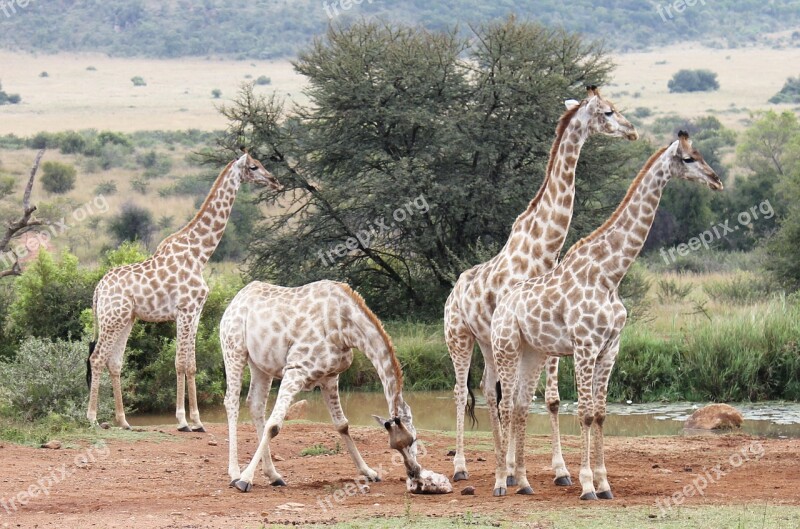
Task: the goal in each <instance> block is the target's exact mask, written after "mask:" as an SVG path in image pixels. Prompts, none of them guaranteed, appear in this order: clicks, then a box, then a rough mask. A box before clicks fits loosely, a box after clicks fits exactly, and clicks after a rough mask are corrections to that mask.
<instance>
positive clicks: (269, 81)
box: [256, 75, 272, 86]
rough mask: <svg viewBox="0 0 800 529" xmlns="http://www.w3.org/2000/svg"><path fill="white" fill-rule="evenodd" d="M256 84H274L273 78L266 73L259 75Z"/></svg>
mask: <svg viewBox="0 0 800 529" xmlns="http://www.w3.org/2000/svg"><path fill="white" fill-rule="evenodd" d="M256 84H257V85H259V86H265V85H269V84H272V79H270V78H269V77H267V76H266V75H259V76H258V79H256Z"/></svg>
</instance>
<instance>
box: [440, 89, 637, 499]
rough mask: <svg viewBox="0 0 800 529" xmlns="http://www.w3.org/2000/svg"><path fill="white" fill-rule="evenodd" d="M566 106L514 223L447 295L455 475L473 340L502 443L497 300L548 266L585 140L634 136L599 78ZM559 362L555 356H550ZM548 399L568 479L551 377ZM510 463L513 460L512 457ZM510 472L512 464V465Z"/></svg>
mask: <svg viewBox="0 0 800 529" xmlns="http://www.w3.org/2000/svg"><path fill="white" fill-rule="evenodd" d="M564 104H565V106H566V108H567V111H566V112H565V113H564V114H563V115H562V116H561V119H560V120H559V122H558V125H557V127H556V138H555V140H554V142H553V145H552V147H551V149H550V155H549V160H548V163H547V168H546V171H545V175H544V179H543V181H542V185H541V187H540V188H539V191H538V192H537V193H536V196H535V197H534V198H533V199H532V200H531V202H530V204H529V205H528V208H527V209H526V210H525V211H524V212H523V213H522V214H520V215H519V216H518V217H517V219H516V221H515V222H514V225H513V226H512V228H511V233H510V235H509V237H508V241H507V242H506V244H505V246H504V247H503V249H502V250H501V251H500V253H498V254H497V255H496V256H494V257H493V258H492V259H490V260H489V261H487V262H485V263H482V264H479V265H476V266H474V267H472V268H470V269H469V270H466V271H465V272H463V273H462V274H461V275H460V276H459V278H458V281H457V282H456V284H455V286H454V287H453V291H452V292H451V293H450V296H449V297H448V298H447V302H446V304H445V309H444V326H445V340H446V342H447V348H448V351H449V353H450V358H451V360H452V361H453V367H454V370H455V374H456V384H455V401H456V456H455V458H454V459H453V466H454V467H455V468H454V474H453V480H454V481H459V480H462V479H467V477H468V474H467V466H466V459H465V456H464V413H465V410H468V411H469V412H470V414H471V415H472V416H473V417H474V410H473V407H474V406H472V405H471V406H470V407H469V408H468V407H467V393H468V387H467V379H468V377H469V368H470V363H471V360H472V351H473V346H474V344H475V342H477V343H478V345H479V347H480V350H481V353H482V355H483V359H484V365H485V366H486V367H485V369H484V373H483V385H482V388H483V393H484V396H485V397H486V400H487V402H488V403H489V419H490V421H491V423H492V432H493V438H494V443H495V446H496V447H499V443H500V438H499V430H498V429H499V423H498V418H497V409H496V407H495V406H493V405H492V403H493V402H494V401H495V400H496V390H495V385H496V381H497V377H496V374H495V369H494V360H493V355H492V349H491V321H492V314H493V313H494V310H495V307H496V306H497V303H498V302H499V301H500V300H501V299H502V298H503V297H504V296H505V295H506V294H507V293H508V291H509V290H510V289H511V287H512V285H514V284H515V283H517V282H519V281H523V280H525V279H529V278H531V277H535V276H538V275H540V274H543V273H545V272H547V271H548V270H550V269H552V267H553V266H555V264H556V260H557V259H558V254H559V252H560V251H561V247H562V246H563V245H564V241H565V239H566V236H567V232H568V231H569V225H570V222H571V219H572V210H573V204H574V200H575V168H576V166H577V163H578V157H579V156H580V153H581V149H582V147H583V145H584V143H585V141H586V140H587V139H588V138H589V137H590V136H593V135H597V134H601V135H605V136H610V137H614V138H625V139H628V140H636V139H637V138H638V133H637V132H636V128H635V127H634V126H633V125H631V123H630V122H628V120H627V119H625V117H624V116H622V115H621V114H620V113H619V112H618V111H617V110H616V108H615V107H614V105H613V104H612V103H611V102H609V101H608V100H606V99H605V98H604V97H603V96H601V95H600V92H599V91H598V89H597V87H596V86H587V87H586V98H585V99H583V101H580V102H578V101H577V100H574V99H568V100H566V101H565V102H564ZM555 362H556V366H555V368H556V369H557V360H555ZM546 400H547V403H548V408H549V410H550V420H551V425H552V430H553V468H554V471H555V474H556V480H557V482H558V481H559V480H561V482H562V483H563V482H569V472H568V471H567V468H566V465H565V464H564V458H563V456H562V455H561V445H560V437H559V433H558V403H559V397H558V385H557V384H556V385H555V386H554V387H551V386H550V385H548V387H547V394H546ZM508 465H509V468H510V469H513V467H514V461H513V460H509V462H508ZM511 474H513V472H511Z"/></svg>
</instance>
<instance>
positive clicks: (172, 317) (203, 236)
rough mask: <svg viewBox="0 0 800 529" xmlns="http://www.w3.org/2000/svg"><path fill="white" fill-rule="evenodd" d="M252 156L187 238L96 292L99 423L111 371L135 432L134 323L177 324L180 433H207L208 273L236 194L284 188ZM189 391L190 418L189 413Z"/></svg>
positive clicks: (220, 183)
mask: <svg viewBox="0 0 800 529" xmlns="http://www.w3.org/2000/svg"><path fill="white" fill-rule="evenodd" d="M242 151H243V152H244V154H243V155H242V156H241V157H240V158H239V159H238V160H234V161H233V162H231V163H229V164H228V165H227V166H226V167H225V169H223V170H222V172H221V173H220V174H219V176H218V177H217V179H216V180H215V181H214V185H213V186H212V187H211V192H210V193H209V194H208V196H207V197H206V199H205V201H204V202H203V205H202V206H201V207H200V211H198V212H197V214H196V215H195V216H194V218H193V219H192V220H191V221H190V222H189V223H188V224H187V225H186V226H184V227H183V228H182V229H181V230H180V231H178V232H176V233H174V234H172V235H170V236H169V237H167V238H166V239H164V240H163V241H161V244H159V245H158V248H157V249H156V251H155V254H153V256H152V257H150V258H149V259H147V260H146V261H143V262H141V263H136V264H131V265H124V266H119V267H117V268H114V269H112V270H109V271H108V272H107V273H106V275H105V276H103V278H102V279H101V280H100V283H98V285H97V287H96V288H95V290H94V299H93V303H92V309H93V312H94V317H95V336H96V339H95V341H94V342H92V343H91V344H90V346H89V358H88V359H87V361H86V364H87V366H86V379H87V382H88V384H89V388H90V392H89V409H88V411H87V412H86V417H87V418H88V419H89V421H90V422H91V423H92V424H97V398H98V391H99V389H100V374H101V373H102V370H103V367H104V366H106V367H108V371H109V373H110V374H111V383H112V386H113V389H114V407H115V412H116V413H115V414H116V421H117V424H118V425H119V426H121V427H123V428H126V429H130V425H129V424H128V421H127V420H126V419H125V408H124V406H123V403H122V389H121V385H120V373H121V371H122V361H123V356H124V353H125V345H126V343H127V341H128V335H129V334H130V332H131V328H132V327H133V323H134V321H136V319H137V318H138V319H140V320H143V321H153V322H162V321H175V322H176V323H177V327H178V346H177V351H176V355H175V371H176V372H177V385H178V388H177V403H176V406H175V416H176V417H177V419H178V430H180V431H182V432H188V431H190V430H193V431H199V432H203V431H205V430H204V429H203V424H202V423H201V422H200V412H199V411H198V409H197V392H196V388H195V373H196V372H197V366H196V365H195V349H194V348H195V335H196V333H197V325H198V322H199V321H200V312H201V311H202V310H203V304H204V303H205V301H206V296H207V295H208V286H207V285H206V282H205V280H204V279H203V268H204V267H205V264H206V263H207V262H208V260H209V258H210V257H211V255H212V254H213V253H214V250H216V248H217V245H218V244H219V241H220V239H221V238H222V234H223V233H224V232H225V226H226V224H227V222H228V218H229V217H230V214H231V208H232V207H233V203H234V200H235V199H236V193H237V191H238V190H239V186H240V184H241V183H242V182H252V183H255V184H259V185H269V186H270V187H271V188H272V189H274V190H280V189H282V187H281V185H280V184H279V183H278V181H277V180H276V179H275V177H274V176H272V174H271V173H270V172H269V171H267V170H266V169H264V166H263V165H261V162H259V161H258V160H256V159H254V158H253V157H252V156H250V155H249V154H248V153H247V151H245V149H244V148H242ZM186 385H188V393H189V418H190V420H191V421H192V426H191V428H190V427H189V424H188V423H187V422H186V411H185V408H184V399H185V389H186Z"/></svg>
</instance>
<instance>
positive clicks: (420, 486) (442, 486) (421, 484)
mask: <svg viewBox="0 0 800 529" xmlns="http://www.w3.org/2000/svg"><path fill="white" fill-rule="evenodd" d="M406 490H407V491H408V492H410V493H411V494H450V493H451V492H453V485H452V484H451V483H450V480H449V479H447V477H446V476H444V475H442V474H437V473H436V472H431V471H430V470H424V469H423V470H422V471H421V472H420V473H419V477H418V478H413V479H412V478H407V479H406Z"/></svg>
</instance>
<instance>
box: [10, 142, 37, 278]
mask: <svg viewBox="0 0 800 529" xmlns="http://www.w3.org/2000/svg"><path fill="white" fill-rule="evenodd" d="M42 156H44V149H42V150H40V151H39V153H38V154H37V155H36V159H35V160H34V162H33V168H31V176H30V178H28V185H26V186H25V194H24V195H23V197H22V216H21V217H20V218H19V219H18V220H16V221H14V222H10V223H9V224H8V226H6V232H5V234H4V235H3V238H2V239H0V254H2V255H7V254H11V255H13V256H14V264H12V265H11V267H10V268H8V269H6V270H2V271H0V278H2V277H7V276H18V275H21V274H22V268H20V266H19V258H18V257H17V254H16V253H15V252H14V250H13V249H12V248H11V241H13V240H14V239H15V238H17V237H19V236H20V235H23V234H24V233H26V232H28V231H30V229H31V228H32V227H33V226H41V225H42V224H44V223H43V222H42V221H40V220H38V219H36V218H34V217H33V213H34V212H35V211H36V206H32V205H31V191H33V181H34V179H35V178H36V173H37V172H38V171H39V163H40V162H41V161H42Z"/></svg>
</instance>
